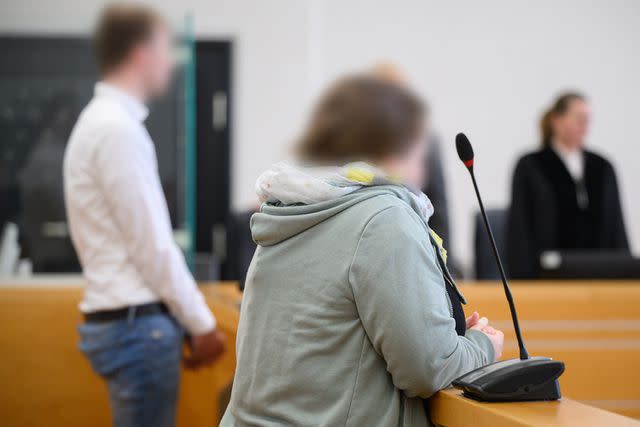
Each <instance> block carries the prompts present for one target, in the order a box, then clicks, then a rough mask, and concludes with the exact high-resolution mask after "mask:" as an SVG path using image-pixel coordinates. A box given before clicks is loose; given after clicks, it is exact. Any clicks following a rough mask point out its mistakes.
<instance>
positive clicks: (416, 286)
mask: <svg viewBox="0 0 640 427" xmlns="http://www.w3.org/2000/svg"><path fill="white" fill-rule="evenodd" d="M349 280H350V283H351V288H352V291H353V294H354V299H355V301H356V306H357V309H358V313H359V315H360V319H361V321H362V324H363V326H364V329H365V330H366V333H367V335H368V336H369V339H370V340H371V342H372V344H373V346H374V348H375V350H376V351H377V352H378V353H379V354H380V355H381V356H382V357H383V358H384V360H385V362H386V363H387V370H388V371H389V373H390V374H391V377H392V379H393V383H394V384H395V386H396V387H397V388H399V389H401V390H404V392H405V393H406V394H407V395H408V396H410V397H414V396H420V397H422V398H427V397H429V396H431V395H432V394H433V393H435V392H437V391H438V390H441V389H443V388H445V387H447V386H449V385H450V383H451V382H452V381H453V380H454V379H455V378H457V377H459V376H461V375H463V374H464V373H467V372H469V371H471V370H473V369H475V368H478V367H480V366H483V365H486V364H488V363H490V362H492V361H493V360H494V353H493V347H492V345H491V342H490V340H489V338H488V337H486V336H485V335H484V334H482V333H476V332H477V331H472V330H469V331H467V335H466V336H458V334H457V333H456V330H455V320H454V319H453V318H452V317H451V313H450V312H449V303H448V301H447V296H446V289H445V283H444V279H443V277H442V273H441V272H440V269H439V268H438V265H437V260H436V254H435V249H434V248H433V246H431V244H430V243H429V238H428V235H427V229H426V227H424V226H423V225H422V224H418V220H417V219H415V218H413V217H412V214H411V213H410V212H408V211H407V210H406V209H404V208H403V207H399V206H398V207H390V208H387V209H386V210H384V211H382V212H380V213H378V214H377V215H376V216H374V217H373V218H372V219H371V220H370V221H369V222H368V224H367V226H366V227H365V229H364V231H363V233H362V236H361V238H360V242H359V243H358V247H357V249H356V253H355V255H354V258H353V261H352V264H351V268H350V271H349Z"/></svg>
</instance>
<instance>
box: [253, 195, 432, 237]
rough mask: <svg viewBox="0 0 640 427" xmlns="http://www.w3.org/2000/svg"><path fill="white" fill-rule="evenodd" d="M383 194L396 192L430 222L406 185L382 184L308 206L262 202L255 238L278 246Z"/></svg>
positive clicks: (255, 218) (254, 226) (256, 220)
mask: <svg viewBox="0 0 640 427" xmlns="http://www.w3.org/2000/svg"><path fill="white" fill-rule="evenodd" d="M383 195H392V196H395V197H397V198H399V199H401V200H403V201H404V202H405V203H407V204H408V205H409V206H410V207H411V208H412V209H413V210H414V211H415V212H416V214H418V216H419V217H420V218H422V219H423V221H424V222H425V224H426V222H427V221H426V219H425V218H424V217H423V216H422V215H420V207H419V206H418V205H417V203H416V201H415V199H414V198H413V197H412V195H411V193H410V192H409V191H408V190H407V189H406V188H404V187H402V186H399V185H379V186H371V187H361V188H359V189H357V190H356V191H353V192H351V193H348V194H346V195H343V196H340V197H338V198H336V199H333V200H327V201H324V202H319V203H313V204H308V205H305V204H297V205H283V204H281V203H279V202H276V203H265V204H263V205H262V208H261V210H260V212H258V213H256V214H254V215H253V216H252V217H251V235H252V237H253V240H254V241H255V242H256V243H257V244H258V245H260V246H271V245H275V244H278V243H280V242H282V241H284V240H287V239H290V238H291V237H294V236H296V235H298V234H300V233H302V232H304V231H306V230H308V229H310V228H312V227H314V226H315V225H317V224H319V223H321V222H323V221H326V220H328V219H329V218H331V217H333V216H335V215H338V214H340V213H341V212H343V211H345V210H347V209H349V208H350V207H352V206H354V205H356V204H358V203H361V202H363V201H365V200H368V199H371V198H373V197H379V196H383Z"/></svg>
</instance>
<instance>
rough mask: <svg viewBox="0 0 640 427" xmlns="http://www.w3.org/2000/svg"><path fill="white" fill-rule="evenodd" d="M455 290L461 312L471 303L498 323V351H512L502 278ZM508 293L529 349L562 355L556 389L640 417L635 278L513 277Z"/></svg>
mask: <svg viewBox="0 0 640 427" xmlns="http://www.w3.org/2000/svg"><path fill="white" fill-rule="evenodd" d="M461 290H462V292H463V293H464V295H465V297H466V298H467V300H468V306H466V307H465V311H466V312H467V313H471V312H473V311H474V310H477V311H478V312H479V313H480V314H481V315H484V316H487V317H488V318H489V319H490V320H491V322H492V323H495V324H496V326H497V327H499V328H501V329H503V330H504V332H505V336H506V341H505V353H504V356H503V358H512V357H517V355H518V352H517V346H516V340H515V335H514V332H513V326H512V323H511V318H510V315H509V308H508V305H507V302H506V299H505V298H504V292H503V289H502V285H499V284H495V283H482V282H481V283H467V284H463V285H461ZM512 293H513V296H514V299H515V301H516V305H517V309H518V315H519V318H520V323H521V328H522V331H523V336H524V339H525V344H527V349H528V350H529V353H530V354H531V355H536V356H548V357H552V358H554V359H557V360H562V361H564V362H565V364H566V367H567V368H566V371H565V373H564V374H563V375H562V377H561V379H560V385H561V388H562V393H563V395H564V396H567V397H571V398H573V399H578V400H580V401H583V402H585V403H588V404H591V405H595V406H598V407H600V408H603V409H606V410H610V411H615V412H618V413H620V414H624V415H628V416H633V417H636V418H640V284H638V283H637V282H610V283H601V282H599V283H595V282H557V283H550V282H539V283H535V282H530V283H522V282H520V283H514V284H513V285H512Z"/></svg>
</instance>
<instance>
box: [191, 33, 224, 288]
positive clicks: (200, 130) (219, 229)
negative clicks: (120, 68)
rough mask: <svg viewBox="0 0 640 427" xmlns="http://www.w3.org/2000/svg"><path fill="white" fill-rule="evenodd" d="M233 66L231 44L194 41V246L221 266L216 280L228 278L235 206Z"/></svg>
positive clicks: (197, 250)
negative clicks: (228, 234) (229, 231)
mask: <svg viewBox="0 0 640 427" xmlns="http://www.w3.org/2000/svg"><path fill="white" fill-rule="evenodd" d="M231 61H232V50H231V42H228V41H208V40H198V41H197V42H196V141H197V150H196V157H197V160H196V168H197V178H196V188H197V190H196V245H195V247H196V252H197V253H199V254H201V256H203V255H204V257H205V260H206V259H207V256H209V259H210V260H211V263H217V262H220V263H221V264H220V267H221V270H220V271H219V272H218V274H219V276H218V277H225V274H224V270H225V261H226V253H227V250H226V223H227V220H228V217H229V212H230V205H231V197H230V191H231V127H230V123H231V103H232V94H231ZM214 260H215V261H214ZM200 276H201V277H202V276H204V275H203V274H202V273H200ZM202 278H203V279H205V278H207V279H213V278H215V277H202Z"/></svg>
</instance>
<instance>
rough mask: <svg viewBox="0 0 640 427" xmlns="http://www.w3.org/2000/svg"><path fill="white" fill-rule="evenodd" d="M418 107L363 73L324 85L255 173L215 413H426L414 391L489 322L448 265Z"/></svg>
mask: <svg viewBox="0 0 640 427" xmlns="http://www.w3.org/2000/svg"><path fill="white" fill-rule="evenodd" d="M425 127H426V126H425V107H424V106H423V105H422V103H421V102H420V100H419V99H418V98H417V97H416V96H415V95H414V94H412V93H411V92H409V91H408V90H406V89H403V88H401V87H399V86H397V85H394V84H392V83H388V82H383V81H380V80H379V79H375V78H373V77H370V76H366V75H354V76H349V77H346V78H344V79H342V80H340V81H339V82H338V83H336V84H335V85H334V86H332V87H331V88H330V89H329V91H328V92H327V93H326V94H325V95H324V97H323V98H322V99H321V100H320V103H319V104H318V106H317V107H316V109H315V111H314V113H313V114H312V118H311V122H310V124H309V126H308V128H307V131H306V132H305V133H304V134H303V137H302V139H301V141H300V143H299V145H298V153H299V163H298V164H295V165H290V164H286V163H278V164H276V165H274V166H273V167H272V168H270V169H269V170H268V171H266V172H265V173H264V174H263V175H262V176H261V177H260V178H259V179H258V182H257V192H258V195H259V196H260V198H261V199H262V201H263V202H264V203H263V205H262V207H261V210H260V212H259V213H256V214H255V215H253V217H252V218H251V231H252V235H253V239H254V240H255V242H256V243H257V244H258V248H257V250H256V253H255V255H254V258H253V260H252V262H251V266H250V267H249V272H248V275H247V281H246V286H245V290H244V297H243V301H242V308H241V314H240V324H239V327H238V336H237V349H236V351H237V368H236V373H235V379H234V383H233V390H232V394H231V401H230V403H229V406H228V407H227V410H226V412H225V414H224V416H223V419H222V421H221V426H223V427H241V426H282V425H290V426H343V425H344V426H429V425H430V423H429V420H428V413H427V411H425V406H424V400H423V399H428V398H429V397H430V396H431V395H433V394H434V393H436V392H437V391H438V390H441V389H443V388H445V387H447V386H449V385H450V383H451V381H452V380H453V379H455V378H457V377H458V376H460V375H462V374H464V373H466V372H468V371H470V370H473V369H475V368H478V367H480V366H483V365H486V364H488V363H491V362H493V361H494V360H495V359H496V358H497V357H499V356H500V353H501V351H502V345H503V339H504V335H503V334H502V332H500V331H498V330H496V329H494V328H492V327H491V326H489V325H488V321H487V319H485V318H481V319H480V318H479V316H478V314H477V313H474V314H473V315H472V316H470V317H469V318H467V319H465V318H464V312H463V310H462V305H461V304H462V303H464V297H463V296H462V294H460V292H459V291H458V289H457V288H456V285H455V283H454V281H453V279H452V278H451V276H450V275H449V273H448V270H447V267H446V251H445V250H444V247H443V244H442V241H441V239H439V237H438V236H437V234H436V233H435V232H434V231H433V230H431V229H430V228H429V224H428V219H429V216H430V215H431V214H432V213H433V209H434V208H433V206H432V205H431V202H430V201H429V199H428V197H427V196H426V195H424V194H422V193H420V192H419V191H415V190H413V189H412V188H413V187H412V186H413V185H415V184H418V183H420V182H422V175H423V173H424V171H423V167H424V166H423V161H422V159H423V156H422V154H423V150H424V147H423V143H422V141H425V138H424V137H423V135H424V133H423V132H424V131H425Z"/></svg>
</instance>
